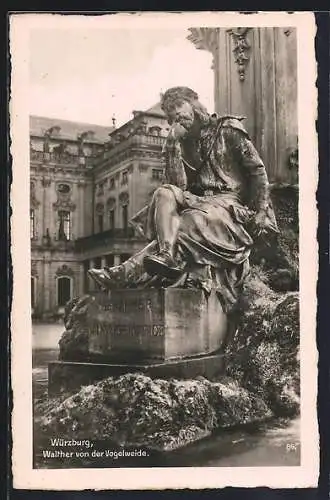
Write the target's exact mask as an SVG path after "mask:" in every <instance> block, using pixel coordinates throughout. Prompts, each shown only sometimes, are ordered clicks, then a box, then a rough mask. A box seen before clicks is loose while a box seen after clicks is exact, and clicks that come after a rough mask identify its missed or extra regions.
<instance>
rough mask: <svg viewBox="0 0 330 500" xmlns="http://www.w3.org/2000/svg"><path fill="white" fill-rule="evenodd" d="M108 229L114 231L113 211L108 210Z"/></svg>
mask: <svg viewBox="0 0 330 500" xmlns="http://www.w3.org/2000/svg"><path fill="white" fill-rule="evenodd" d="M109 229H115V210H114V209H112V210H109Z"/></svg>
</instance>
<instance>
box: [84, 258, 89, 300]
mask: <svg viewBox="0 0 330 500" xmlns="http://www.w3.org/2000/svg"><path fill="white" fill-rule="evenodd" d="M83 266H84V293H87V292H89V280H88V271H89V269H90V266H89V260H85V261H84V263H83Z"/></svg>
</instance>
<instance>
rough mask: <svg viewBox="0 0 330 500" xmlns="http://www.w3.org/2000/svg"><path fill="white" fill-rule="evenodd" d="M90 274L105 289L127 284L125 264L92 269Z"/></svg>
mask: <svg viewBox="0 0 330 500" xmlns="http://www.w3.org/2000/svg"><path fill="white" fill-rule="evenodd" d="M88 274H89V276H91V278H92V279H93V280H94V281H95V282H96V283H97V284H98V285H100V287H101V288H102V289H104V290H107V289H111V288H118V287H120V286H124V284H125V270H124V268H123V266H115V267H110V268H104V269H90V270H89V271H88Z"/></svg>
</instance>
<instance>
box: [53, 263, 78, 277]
mask: <svg viewBox="0 0 330 500" xmlns="http://www.w3.org/2000/svg"><path fill="white" fill-rule="evenodd" d="M73 275H74V272H73V270H72V269H71V268H70V267H69V266H67V265H66V264H63V266H61V267H59V268H58V269H57V271H56V276H73Z"/></svg>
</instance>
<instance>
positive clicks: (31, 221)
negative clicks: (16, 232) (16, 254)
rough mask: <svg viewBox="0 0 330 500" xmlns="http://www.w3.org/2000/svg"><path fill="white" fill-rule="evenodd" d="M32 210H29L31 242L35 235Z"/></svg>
mask: <svg viewBox="0 0 330 500" xmlns="http://www.w3.org/2000/svg"><path fill="white" fill-rule="evenodd" d="M35 229H36V228H35V216H34V210H33V209H31V210H30V238H31V240H33V238H34V237H35V234H36V230H35Z"/></svg>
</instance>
